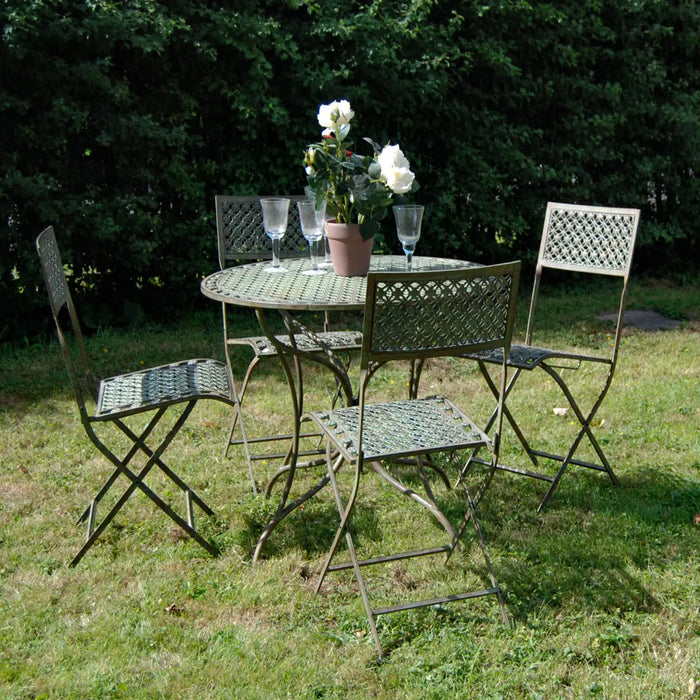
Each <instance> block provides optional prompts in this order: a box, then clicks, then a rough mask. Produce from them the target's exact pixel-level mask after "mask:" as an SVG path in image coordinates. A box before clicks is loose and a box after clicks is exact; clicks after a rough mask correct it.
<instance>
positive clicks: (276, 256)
mask: <svg viewBox="0 0 700 700" xmlns="http://www.w3.org/2000/svg"><path fill="white" fill-rule="evenodd" d="M279 266H280V239H279V238H273V239H272V267H279Z"/></svg>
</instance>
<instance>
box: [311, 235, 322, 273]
mask: <svg viewBox="0 0 700 700" xmlns="http://www.w3.org/2000/svg"><path fill="white" fill-rule="evenodd" d="M320 241H321V239H320V238H319V239H318V240H316V241H311V245H310V246H309V251H310V253H311V269H312V270H318V244H319V242H320Z"/></svg>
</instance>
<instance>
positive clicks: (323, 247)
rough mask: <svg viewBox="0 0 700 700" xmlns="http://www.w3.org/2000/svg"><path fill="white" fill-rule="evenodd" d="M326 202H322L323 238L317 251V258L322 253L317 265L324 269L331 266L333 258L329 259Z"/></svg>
mask: <svg viewBox="0 0 700 700" xmlns="http://www.w3.org/2000/svg"><path fill="white" fill-rule="evenodd" d="M325 211H326V203H325V202H324V203H323V212H324V214H323V219H324V221H323V239H322V240H321V243H320V246H321V252H320V253H319V258H320V257H321V253H323V260H320V261H319V263H318V266H319V267H321V268H324V269H329V268H332V267H333V260H332V259H331V247H330V245H329V244H328V236H327V235H326V214H325Z"/></svg>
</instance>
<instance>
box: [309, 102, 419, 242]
mask: <svg viewBox="0 0 700 700" xmlns="http://www.w3.org/2000/svg"><path fill="white" fill-rule="evenodd" d="M354 116H355V112H354V111H353V110H352V108H351V107H350V103H349V102H348V101H347V100H340V101H336V102H331V103H330V104H325V105H321V106H320V107H319V110H318V123H319V124H320V125H321V126H322V127H323V128H324V130H323V132H322V140H321V141H320V142H319V143H312V144H311V145H309V146H307V148H306V154H305V157H304V165H305V168H306V176H307V180H308V189H309V190H310V191H311V192H312V193H313V195H314V196H315V198H316V201H317V202H319V203H320V202H322V201H324V200H325V202H326V211H327V212H328V213H329V214H330V215H331V216H333V217H335V219H336V221H337V222H338V223H343V224H354V223H357V224H361V225H362V226H361V228H360V232H361V234H362V238H363V239H364V240H368V239H370V238H372V236H374V235H375V234H376V233H377V231H378V230H379V222H380V221H381V220H382V219H383V218H384V217H385V216H386V215H387V212H388V210H389V209H388V208H389V206H390V205H391V204H392V202H394V201H395V199H396V201H398V200H399V199H402V198H403V196H404V195H407V194H410V193H412V192H415V191H416V190H417V189H418V183H417V181H416V179H415V175H414V174H413V173H412V172H411V164H410V163H409V162H408V159H407V158H406V156H405V155H404V154H403V152H402V151H401V148H399V146H398V145H386V146H384V147H383V148H382V147H381V146H379V144H377V143H376V142H375V141H373V140H372V139H370V138H365V139H364V140H365V141H366V142H367V143H369V144H370V145H371V146H372V149H373V153H372V154H371V155H366V156H363V155H360V154H359V153H354V152H352V151H351V150H349V149H350V147H351V143H350V142H348V141H347V138H348V134H349V132H350V121H351V120H352V118H353V117H354Z"/></svg>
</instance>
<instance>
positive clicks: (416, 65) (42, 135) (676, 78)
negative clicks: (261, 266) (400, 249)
mask: <svg viewBox="0 0 700 700" xmlns="http://www.w3.org/2000/svg"><path fill="white" fill-rule="evenodd" d="M0 22H1V23H2V29H3V32H2V40H1V41H0V64H1V65H2V71H0V113H1V114H2V125H3V128H2V129H1V130H0V251H2V258H0V300H1V301H0V304H2V305H3V307H1V308H0V341H2V340H7V339H11V338H17V337H22V336H24V335H29V334H32V333H35V332H36V331H37V330H38V328H39V327H40V324H41V322H45V320H46V318H47V313H46V302H45V297H44V294H43V290H42V288H41V286H40V283H39V278H38V269H37V260H36V254H35V253H34V249H33V240H34V238H35V236H36V235H37V234H38V233H39V231H40V230H41V229H42V228H43V227H44V226H46V225H48V224H53V225H54V226H55V228H56V231H57V234H58V236H59V240H60V244H61V248H62V250H63V252H64V257H65V262H66V263H68V264H70V265H71V267H72V270H73V273H74V286H75V289H76V293H77V294H78V296H80V297H81V299H80V301H81V309H82V312H83V316H86V317H87V320H88V321H89V323H90V324H91V325H93V326H99V325H103V324H105V323H115V322H119V321H125V320H131V321H133V320H135V319H137V318H139V317H140V315H141V314H143V313H144V312H146V313H147V314H155V315H164V314H165V313H166V312H165V311H164V309H167V313H168V314H169V313H173V312H174V311H175V310H176V309H182V308H183V307H187V306H191V305H193V304H200V303H203V302H202V301H201V299H200V298H199V293H198V286H197V280H198V278H199V277H200V276H201V275H202V274H203V273H206V272H208V271H211V270H212V269H213V268H214V266H215V263H216V255H215V240H214V228H213V209H214V207H213V197H214V194H216V193H229V194H252V193H268V194H269V193H279V192H290V191H300V190H301V188H302V186H303V184H304V172H303V167H302V159H303V150H304V146H305V144H307V143H309V142H310V141H312V140H315V139H316V138H317V137H318V131H319V130H318V125H317V123H316V110H317V107H318V104H319V103H321V102H328V101H331V100H333V99H341V98H345V99H348V100H350V102H351V103H352V105H353V107H354V108H355V109H356V111H357V113H358V115H360V116H361V120H358V123H357V124H356V125H355V130H356V133H357V134H358V137H361V136H362V135H365V134H371V135H372V136H373V137H374V138H375V139H376V140H378V141H379V142H382V141H384V140H386V139H389V138H391V139H392V141H393V142H398V143H400V144H401V146H402V148H403V150H404V151H405V153H406V155H407V156H408V158H409V160H410V161H411V165H412V168H413V169H414V171H415V172H416V175H417V177H418V179H419V181H420V183H421V190H420V193H419V195H417V196H419V197H420V201H421V203H423V204H425V205H426V206H427V207H428V209H427V214H426V222H425V223H426V226H425V228H426V233H427V234H428V235H425V236H424V237H423V240H422V241H421V244H420V252H424V253H428V252H430V253H438V254H445V255H461V256H465V257H471V258H474V259H481V260H489V261H491V260H495V259H499V258H500V259H502V258H505V257H513V256H516V255H517V256H519V257H522V258H524V259H526V260H527V259H530V260H531V259H532V258H533V257H534V254H535V250H536V243H537V240H538V238H539V231H540V227H541V220H542V216H543V212H544V207H545V203H546V201H547V200H558V201H575V202H580V203H590V204H610V205H619V206H632V207H641V208H642V209H643V218H642V227H641V231H640V239H639V245H638V253H637V260H636V261H637V266H638V269H649V268H650V267H652V265H653V266H654V267H656V266H658V265H659V264H660V263H661V264H662V265H663V267H665V269H666V270H674V269H683V266H686V267H687V266H688V265H697V260H698V259H700V234H698V232H697V228H696V226H697V221H698V220H700V191H699V188H698V184H697V179H696V173H697V171H698V159H699V157H698V154H699V150H700V135H699V134H700V127H699V116H698V115H699V114H700V92H699V90H698V85H699V83H700V81H699V80H698V75H699V73H700V50H699V47H700V5H698V3H696V2H694V0H674V1H673V2H669V1H668V0H563V1H560V0H557V2H553V0H548V1H547V0H530V1H529V2H528V1H527V0H494V1H493V2H483V1H481V0H480V1H479V2H477V1H476V0H462V1H457V0H452V1H449V2H435V1H434V0H412V1H411V2H398V1H397V0H368V2H363V3H358V2H347V3H342V4H339V3H337V2H335V0H288V2H286V3H280V2H272V1H271V0H262V1H261V2H259V1H257V0H237V2H235V3H217V4H216V6H214V4H212V3H208V2H205V1H204V0H186V1H185V0H169V1H168V2H164V0H128V1H126V2H114V1H113V0H30V1H28V0H6V1H5V2H4V3H3V4H2V7H0ZM385 245H388V246H389V247H391V248H395V247H397V244H396V243H395V241H394V237H393V236H391V235H387V236H386V237H385ZM692 261H695V262H692ZM37 289H38V290H39V293H35V290H37Z"/></svg>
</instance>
